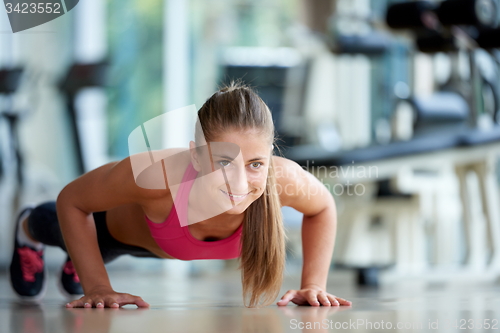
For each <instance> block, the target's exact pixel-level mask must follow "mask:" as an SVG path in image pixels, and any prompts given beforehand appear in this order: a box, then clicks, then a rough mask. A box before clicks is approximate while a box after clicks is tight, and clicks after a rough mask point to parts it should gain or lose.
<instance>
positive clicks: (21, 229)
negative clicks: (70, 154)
mask: <svg viewBox="0 0 500 333" xmlns="http://www.w3.org/2000/svg"><path fill="white" fill-rule="evenodd" d="M198 119H199V120H198V121H199V124H198V126H197V129H196V133H195V142H191V143H190V149H167V150H163V151H159V152H158V151H157V152H150V154H163V156H162V157H164V158H162V159H161V168H160V169H158V168H155V167H151V168H147V169H146V171H143V170H139V171H142V172H141V173H140V172H139V171H138V170H136V169H134V167H133V166H134V165H137V163H135V162H137V160H135V158H137V156H131V157H129V158H126V159H124V160H122V161H120V162H113V163H109V164H106V165H104V166H101V167H99V168H97V169H95V170H93V171H91V172H88V173H86V174H84V175H83V176H81V177H79V178H78V179H76V180H74V181H73V182H71V183H70V184H68V185H67V186H66V187H65V188H64V189H63V190H62V191H61V193H60V194H59V196H58V198H57V203H54V202H51V203H45V204H43V205H40V206H38V207H35V208H28V209H25V210H24V211H23V212H22V213H21V214H20V216H19V219H18V224H17V228H16V241H15V249H14V254H13V259H12V264H11V282H12V286H13V288H14V290H15V291H16V292H17V293H18V294H19V295H20V296H21V297H24V298H26V299H34V300H37V299H40V298H41V297H42V295H43V291H44V286H45V280H46V278H45V274H44V267H43V244H48V245H54V246H59V247H61V248H62V249H64V250H65V251H67V253H68V258H67V260H66V263H65V265H64V267H63V269H62V271H61V276H60V286H61V287H62V288H61V289H62V291H63V292H65V293H67V294H81V293H84V296H83V297H81V298H80V299H77V300H74V301H72V302H70V303H68V304H67V305H66V306H67V307H120V306H122V305H125V304H136V305H137V306H138V307H148V306H149V304H148V303H146V302H145V301H144V300H143V299H142V298H140V297H138V296H134V295H130V294H125V293H117V292H115V291H114V290H113V288H112V287H111V284H110V281H109V278H108V275H107V272H106V269H105V266H104V264H105V263H107V262H109V261H111V260H113V259H115V258H116V257H118V256H119V255H122V254H131V255H133V256H138V257H159V258H169V259H181V260H195V259H231V258H239V260H240V267H239V268H240V269H241V271H242V283H243V294H244V300H245V305H247V306H249V307H256V306H265V305H269V304H270V303H272V302H274V300H275V299H276V297H277V296H278V293H279V290H280V287H281V283H282V279H283V272H284V267H285V234H284V227H283V223H282V217H281V210H280V209H281V206H290V207H293V208H295V209H296V210H298V211H300V212H302V213H304V220H303V227H302V239H303V256H304V265H303V271H302V283H301V287H300V289H298V290H289V291H288V292H287V293H286V294H285V295H284V296H283V297H282V298H281V300H280V301H279V302H278V303H277V304H278V305H287V304H288V303H289V302H290V301H291V302H293V303H295V304H298V305H314V306H319V305H324V306H330V305H334V306H338V305H350V304H351V303H350V302H349V301H347V300H344V299H342V298H339V297H336V296H334V295H331V294H329V293H327V292H326V282H327V276H328V270H329V267H330V261H331V256H332V252H333V245H334V239H335V231H336V210H335V203H334V200H333V198H332V196H331V195H330V193H329V192H328V191H327V190H326V188H325V187H324V186H322V184H321V183H320V182H319V181H318V180H317V179H315V178H314V177H313V176H311V175H310V174H309V173H307V172H306V171H304V170H303V169H302V168H300V166H298V165H297V164H296V163H294V162H292V161H290V160H287V159H285V158H281V157H277V156H273V155H272V151H273V149H272V148H273V143H274V125H273V122H272V118H271V113H270V111H269V109H268V107H267V106H266V104H265V103H264V102H263V101H262V100H261V99H260V98H259V97H258V96H257V95H256V94H255V93H254V92H253V91H252V90H251V89H250V88H248V87H245V86H242V85H240V84H235V83H232V84H231V85H230V86H228V87H225V88H223V89H221V90H220V91H218V92H216V93H215V94H214V95H213V96H212V97H210V98H209V99H208V100H207V101H206V102H205V104H204V105H203V106H202V107H201V109H200V110H199V111H198ZM151 159H152V160H153V155H151ZM155 160H158V159H155ZM134 163H135V164H134ZM156 165H159V164H158V163H156ZM147 170H149V171H147ZM155 170H156V171H158V172H160V173H161V172H162V171H165V173H166V172H168V174H165V173H162V175H163V177H164V181H163V179H162V180H161V181H160V179H159V178H155V177H154V176H153V177H151V175H154V174H155ZM139 173H140V174H139ZM148 173H149V174H148ZM156 174H158V173H156ZM179 180H180V181H179ZM162 182H163V183H162ZM145 184H146V185H145ZM151 184H153V186H149V185H151ZM155 184H160V185H158V186H156V187H155ZM70 258H71V259H70ZM75 269H76V270H75ZM77 272H78V273H77Z"/></svg>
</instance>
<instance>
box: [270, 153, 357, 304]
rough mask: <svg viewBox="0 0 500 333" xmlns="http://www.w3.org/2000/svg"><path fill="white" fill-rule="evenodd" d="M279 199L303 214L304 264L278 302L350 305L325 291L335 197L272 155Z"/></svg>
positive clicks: (310, 176) (333, 227) (335, 216)
mask: <svg viewBox="0 0 500 333" xmlns="http://www.w3.org/2000/svg"><path fill="white" fill-rule="evenodd" d="M274 161H275V168H279V169H280V170H276V175H277V178H278V179H277V182H278V184H279V185H280V186H279V187H278V189H279V190H281V193H280V200H281V202H282V204H283V205H284V206H290V207H292V208H294V209H296V210H297V211H299V212H301V213H303V214H304V218H303V221H302V251H303V267H302V281H301V287H300V290H290V291H288V292H287V293H286V294H285V295H284V296H283V297H282V299H281V300H280V301H279V302H278V305H286V304H288V302H289V301H292V302H293V303H296V304H299V305H303V304H304V305H305V304H310V305H320V304H322V305H326V306H329V305H332V304H333V305H351V302H349V301H346V300H344V299H342V298H339V297H336V296H334V295H331V294H328V293H327V292H326V283H327V279H328V272H329V269H330V263H331V260H332V255H333V247H334V244H335V234H336V229H337V212H336V208H335V201H334V200H333V197H332V195H331V194H330V193H329V192H328V190H327V189H326V187H325V186H324V185H323V184H322V183H321V182H320V181H319V180H318V179H316V178H315V177H314V176H312V175H311V174H310V173H308V172H306V171H305V170H303V169H302V168H301V167H300V166H299V165H298V164H297V163H295V162H292V161H290V160H287V159H284V158H279V157H275V160H274Z"/></svg>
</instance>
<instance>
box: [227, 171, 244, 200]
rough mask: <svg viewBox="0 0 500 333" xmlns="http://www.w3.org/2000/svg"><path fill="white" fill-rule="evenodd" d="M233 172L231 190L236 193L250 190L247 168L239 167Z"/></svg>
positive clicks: (230, 182) (230, 181)
mask: <svg viewBox="0 0 500 333" xmlns="http://www.w3.org/2000/svg"><path fill="white" fill-rule="evenodd" d="M234 171H235V172H233V173H232V177H231V179H230V180H229V185H230V186H231V192H232V193H234V194H245V193H247V191H248V178H247V174H246V170H245V168H244V167H243V168H241V167H239V168H237V169H236V170H234Z"/></svg>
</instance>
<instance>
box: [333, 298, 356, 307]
mask: <svg viewBox="0 0 500 333" xmlns="http://www.w3.org/2000/svg"><path fill="white" fill-rule="evenodd" d="M335 298H336V299H337V301H338V302H339V303H340V305H344V306H351V305H352V302H351V301H348V300H346V299H343V298H340V297H337V296H335Z"/></svg>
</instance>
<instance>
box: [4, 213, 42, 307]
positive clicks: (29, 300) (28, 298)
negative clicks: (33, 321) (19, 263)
mask: <svg viewBox="0 0 500 333" xmlns="http://www.w3.org/2000/svg"><path fill="white" fill-rule="evenodd" d="M33 208H34V207H33V206H28V207H25V208H23V210H22V211H21V212H20V213H19V214H18V218H17V219H16V227H15V228H14V251H15V250H16V249H15V246H16V245H15V244H16V243H15V242H16V240H15V239H16V238H17V226H18V225H19V221H20V220H22V219H23V218H24V216H25V215H26V213H27V212H28V210H29V211H30V212H31V211H32V210H33ZM7 275H8V276H9V285H10V288H11V289H12V291H13V292H14V294H15V295H16V296H17V297H18V298H19V299H21V300H22V301H24V302H27V303H38V302H39V301H40V300H41V299H42V298H43V297H44V296H45V293H46V292H47V278H48V270H47V266H46V265H45V259H44V265H43V275H44V279H43V284H42V290H40V292H39V293H38V295H36V296H23V295H19V294H18V293H17V291H16V290H15V289H14V286H13V285H12V278H11V276H10V265H9V267H7Z"/></svg>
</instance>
